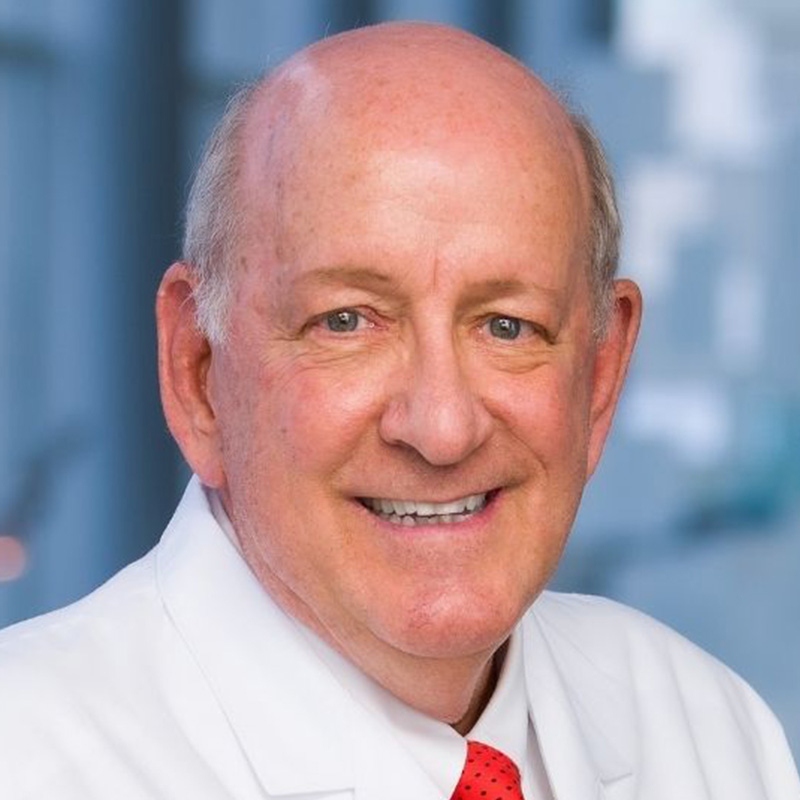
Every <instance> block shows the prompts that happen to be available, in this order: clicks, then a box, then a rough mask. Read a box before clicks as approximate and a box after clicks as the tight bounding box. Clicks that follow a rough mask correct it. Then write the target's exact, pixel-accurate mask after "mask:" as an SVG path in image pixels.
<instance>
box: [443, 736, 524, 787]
mask: <svg viewBox="0 0 800 800" xmlns="http://www.w3.org/2000/svg"><path fill="white" fill-rule="evenodd" d="M450 800H525V798H524V797H523V796H522V789H521V788H520V785H519V769H518V768H517V765H516V764H515V763H514V762H513V761H512V760H511V759H510V758H509V757H508V756H507V755H506V754H505V753H501V752H500V751H499V750H495V749H494V747H489V745H488V744H481V743H480V742H467V763H466V764H464V771H463V772H462V773H461V778H459V781H458V786H456V788H455V791H454V792H453V796H452V797H451V798H450Z"/></svg>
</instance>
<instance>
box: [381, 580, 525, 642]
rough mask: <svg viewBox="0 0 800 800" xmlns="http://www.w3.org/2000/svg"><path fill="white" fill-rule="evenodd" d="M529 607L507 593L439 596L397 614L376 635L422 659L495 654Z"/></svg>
mask: <svg viewBox="0 0 800 800" xmlns="http://www.w3.org/2000/svg"><path fill="white" fill-rule="evenodd" d="M525 610H526V606H525V605H523V604H522V603H514V602H512V599H511V598H510V597H509V596H508V595H507V594H506V595H505V596H504V597H502V598H499V599H497V600H496V601H492V600H489V599H488V598H485V597H482V598H477V597H470V598H463V597H460V598H458V599H457V600H456V599H454V598H449V597H439V598H437V601H436V602H432V603H431V602H429V603H419V602H418V603H416V604H415V605H413V606H412V607H410V608H408V609H407V610H406V611H405V613H395V614H393V615H392V617H391V618H390V619H388V620H386V621H385V624H383V625H380V626H376V628H377V629H376V628H374V629H373V632H374V633H376V634H377V635H378V636H379V638H381V639H383V640H384V641H386V642H388V643H389V644H391V645H392V646H394V647H395V648H397V649H398V650H401V651H403V652H405V653H408V654H409V655H414V656H418V657H421V658H463V657H468V656H473V655H476V654H478V653H486V652H493V651H495V650H496V649H497V648H498V647H500V646H501V645H502V644H503V642H505V640H506V639H507V638H508V636H509V635H510V633H511V631H512V630H513V629H514V626H515V625H516V624H517V622H518V621H519V619H520V617H521V616H522V615H523V614H524V613H525Z"/></svg>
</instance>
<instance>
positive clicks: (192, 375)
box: [156, 262, 224, 487]
mask: <svg viewBox="0 0 800 800" xmlns="http://www.w3.org/2000/svg"><path fill="white" fill-rule="evenodd" d="M196 285H197V279H196V277H195V275H194V272H193V270H192V269H191V267H189V266H188V265H187V264H185V263H183V262H176V263H175V264H173V265H172V266H171V267H170V268H169V269H168V270H167V271H166V273H165V274H164V277H163V279H162V280H161V285H160V286H159V288H158V294H157V297H156V321H157V324H158V376H159V383H160V386H161V403H162V405H163V407H164V415H165V417H166V418H167V425H168V426H169V429H170V432H171V433H172V435H173V437H174V438H175V441H176V442H177V443H178V446H179V447H180V449H181V452H182V453H183V456H184V458H185V459H186V461H187V462H188V463H189V466H190V467H191V468H192V469H193V470H194V472H196V473H197V475H198V476H199V477H200V480H201V481H202V482H203V483H204V484H205V485H206V486H212V487H219V486H221V485H222V483H223V482H224V472H223V468H222V458H221V448H220V437H219V429H218V425H217V420H216V417H215V414H214V409H213V407H212V405H211V402H210V398H209V393H208V372H209V368H210V366H211V359H212V355H213V354H212V349H211V345H210V344H209V341H208V339H206V337H205V336H204V335H203V334H202V333H201V332H200V331H199V330H198V328H197V324H196V321H195V319H196V317H195V311H196V306H195V301H194V289H195V286H196Z"/></svg>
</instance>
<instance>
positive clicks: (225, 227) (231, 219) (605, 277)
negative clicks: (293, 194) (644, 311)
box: [183, 83, 621, 345]
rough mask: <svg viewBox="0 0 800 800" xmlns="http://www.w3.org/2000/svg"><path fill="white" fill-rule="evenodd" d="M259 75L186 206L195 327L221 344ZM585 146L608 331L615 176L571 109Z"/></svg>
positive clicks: (238, 97)
mask: <svg viewBox="0 0 800 800" xmlns="http://www.w3.org/2000/svg"><path fill="white" fill-rule="evenodd" d="M258 87H259V84H258V83H254V84H250V85H246V86H244V87H242V88H240V89H239V90H238V91H237V92H236V93H235V94H234V95H233V97H232V98H231V100H230V102H229V103H228V105H227V107H226V109H225V113H224V114H223V115H222V118H221V119H220V121H219V123H218V124H217V126H216V128H215V129H214V132H213V134H212V136H211V138H210V139H209V141H208V144H207V145H206V148H205V151H204V153H203V156H202V159H201V161H200V165H199V167H198V169H197V173H196V175H195V179H194V182H193V183H192V187H191V190H190V192H189V200H188V203H187V207H186V226H185V234H184V240H183V260H184V261H185V262H187V263H188V264H189V265H191V267H192V268H193V269H194V270H195V274H196V276H197V285H196V288H195V291H194V299H195V306H196V315H197V327H198V329H199V330H200V331H201V332H202V333H203V334H204V335H205V336H206V337H207V338H208V340H209V341H210V342H211V343H212V344H215V345H223V344H224V343H225V340H226V334H227V329H228V314H229V310H230V306H231V298H232V294H233V282H234V280H233V279H234V273H235V269H236V267H235V262H236V253H237V247H238V244H239V234H240V225H241V208H240V205H239V203H238V197H237V191H236V190H237V185H238V174H239V167H240V161H241V159H240V148H241V141H240V140H241V135H242V128H243V126H244V122H245V119H246V116H247V111H248V110H249V108H250V105H251V102H252V99H253V97H254V95H255V93H256V91H257V89H258ZM568 113H569V118H570V120H571V122H572V126H573V128H574V130H575V134H576V136H577V137H578V141H579V142H580V146H581V149H582V151H583V157H584V161H585V163H586V169H587V172H588V177H589V186H590V193H591V198H590V202H591V217H590V229H589V232H588V237H587V260H588V262H589V263H588V269H589V284H590V288H591V292H592V298H593V306H594V307H593V332H594V335H595V337H596V339H601V338H602V337H603V335H604V334H605V332H606V329H607V326H608V320H609V317H610V312H611V306H612V301H613V292H612V288H613V282H614V276H615V275H616V273H617V267H618V263H619V245H620V238H621V223H620V216H619V210H618V207H617V200H616V194H615V191H614V180H613V177H612V175H611V170H610V168H609V165H608V161H607V160H606V156H605V152H604V150H603V146H602V144H601V143H600V140H599V139H598V137H597V135H596V134H595V132H594V130H593V129H592V126H591V124H590V123H589V120H588V119H587V118H586V117H585V116H583V115H582V114H578V113H574V112H568Z"/></svg>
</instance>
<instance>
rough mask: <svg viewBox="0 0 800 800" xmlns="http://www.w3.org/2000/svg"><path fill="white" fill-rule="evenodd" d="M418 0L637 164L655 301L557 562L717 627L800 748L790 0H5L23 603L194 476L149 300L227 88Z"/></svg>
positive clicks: (145, 544)
mask: <svg viewBox="0 0 800 800" xmlns="http://www.w3.org/2000/svg"><path fill="white" fill-rule="evenodd" d="M395 18H416V19H429V20H438V21H443V22H449V23H454V24H457V25H461V26H463V27H465V28H467V29H469V30H472V31H474V32H476V33H478V34H481V35H483V36H484V37H486V38H488V39H490V40H491V41H493V42H495V43H496V44H499V45H501V46H503V47H505V48H506V49H507V50H509V51H510V52H511V53H513V54H514V55H516V56H518V57H519V58H521V59H522V60H524V61H525V62H526V63H527V64H529V65H530V66H532V67H533V68H534V69H536V70H537V71H539V72H540V73H541V74H542V75H543V76H544V77H545V78H547V79H548V80H550V81H551V82H552V83H553V84H554V85H555V86H556V87H557V88H558V89H559V90H560V91H562V92H565V93H566V94H567V95H568V96H569V97H570V98H571V100H572V102H573V103H574V104H576V105H579V106H581V107H582V108H583V109H584V110H585V111H586V112H587V113H588V114H589V115H590V117H591V118H592V119H593V120H594V122H595V124H596V126H597V128H598V130H599V132H600V133H601V135H602V137H603V139H604V140H605V142H606V143H607V147H608V150H609V154H610V156H611V159H612V161H613V163H614V167H615V170H616V174H617V176H618V181H619V190H620V199H621V204H622V208H623V213H624V217H625V223H626V231H627V233H626V241H625V248H624V255H623V273H624V274H627V275H630V276H632V277H634V278H635V279H636V280H638V281H639V282H640V284H641V286H642V288H643V290H644V293H645V299H646V315H645V322H644V327H643V331H642V336H641V341H640V348H639V352H638V355H637V358H636V361H635V363H634V366H633V369H632V374H631V376H630V380H629V385H628V388H627V391H626V394H625V396H624V398H623V401H622V406H621V408H620V411H619V415H618V418H617V423H616V426H615V430H614V433H613V435H612V440H611V442H610V443H609V445H608V448H607V452H606V456H605V460H604V462H603V464H602V466H601V468H600V470H599V472H598V474H597V475H596V477H595V479H594V480H593V481H592V483H591V484H590V486H589V488H588V489H587V493H586V498H585V503H584V505H583V508H582V510H581V512H580V515H579V519H578V522H577V525H576V530H575V533H574V535H573V538H572V540H571V543H570V545H569V547H568V550H567V553H566V556H565V559H564V562H563V564H562V567H561V570H560V572H559V575H558V576H557V579H556V581H555V583H556V585H557V586H558V587H559V588H562V589H567V590H572V591H587V592H598V593H603V594H607V595H609V596H611V597H615V598H618V599H621V600H623V601H625V602H628V603H631V604H632V605H635V606H637V607H639V608H642V609H644V610H645V611H648V612H650V613H652V614H654V615H655V616H657V617H659V618H661V619H663V620H664V621H666V622H668V623H669V624H671V625H673V626H674V627H676V628H678V629H679V630H680V631H682V632H684V633H685V634H687V635H688V636H690V637H691V638H692V639H694V640H695V641H697V642H698V643H700V644H701V645H702V646H704V647H706V648H707V649H709V650H711V652H713V653H715V654H716V655H718V656H719V657H721V658H722V659H723V660H725V661H727V662H728V663H729V664H731V665H732V666H733V667H734V668H736V669H737V670H738V671H739V672H741V673H742V674H743V675H744V676H745V677H746V678H747V679H748V680H749V681H750V682H751V683H753V684H754V685H755V687H756V688H757V689H758V690H759V691H760V692H761V693H762V694H763V695H764V696H765V697H766V699H767V700H768V701H769V702H770V703H771V705H772V706H773V707H774V708H775V710H776V711H777V713H778V714H779V716H780V717H781V718H782V720H783V722H784V724H785V726H786V728H787V732H788V734H789V736H790V740H791V741H792V743H793V746H794V748H795V752H796V753H797V752H800V686H799V685H798V675H799V674H800V622H798V620H800V579H799V578H800V265H799V264H798V253H800V188H799V187H800V5H798V3H797V2H796V0H618V1H617V2H613V1H612V0H528V1H527V2H526V1H525V0H514V1H512V0H494V2H489V0H485V1H484V2H477V1H476V0H472V1H470V0H371V1H368V0H360V1H356V0H353V1H351V2H334V0H291V2H290V1H288V0H287V2H279V1H278V0H271V1H270V0H185V1H184V2H169V1H168V0H130V1H129V2H126V1H125V0H49V1H48V0H0V624H7V623H10V622H13V621H15V620H18V619H20V618H23V617H26V616H30V615H32V614H35V613H40V612H43V611H46V610H49V609H51V608H54V607H56V606H58V605H62V604H64V603H66V602H68V601H71V600H73V599H75V598H77V597H79V596H80V595H82V594H84V593H86V592H88V591H89V590H91V589H92V588H94V587H95V586H97V585H98V584H99V583H100V582H102V581H103V580H104V579H105V578H106V577H108V576H109V575H110V574H111V573H113V572H114V571H115V570H117V569H118V568H119V567H121V566H122V565H123V564H125V563H126V562H128V561H130V560H131V559H133V558H135V557H137V556H139V555H141V554H142V553H144V552H145V551H146V550H147V549H148V548H149V547H150V546H151V545H152V544H153V542H154V541H155V540H156V539H157V537H158V535H159V534H160V531H161V529H162V528H163V526H164V524H165V523H166V521H167V520H168V518H169V515H170V513H171V511H172V509H173V508H174V504H175V502H176V500H177V498H178V496H179V494H180V492H181V489H182V487H183V484H184V483H185V480H186V477H187V476H186V470H185V467H184V466H183V465H182V463H181V460H180V457H179V455H178V453H177V452H176V449H175V447H174V446H173V445H172V443H171V441H170V439H169V437H168V435H167V432H166V428H165V425H164V422H163V420H162V416H161V412H160V408H159V401H158V395H157V383H156V372H155V339H154V328H153V313H152V307H153V297H154V292H155V288H156V286H157V283H158V280H159V277H160V274H161V273H162V271H163V269H164V268H165V266H166V265H168V264H169V263H170V261H171V260H172V259H174V258H175V257H176V255H177V253H178V246H179V240H180V217H181V208H182V203H183V200H184V197H185V192H186V187H187V183H188V180H189V177H190V175H191V171H192V169H193V166H194V165H195V163H196V161H197V157H198V153H199V150H200V148H201V146H202V142H203V141H204V139H205V137H206V136H207V134H208V132H209V130H210V128H211V126H212V125H213V123H214V121H215V120H216V119H217V118H218V115H219V113H220V111H221V109H222V107H223V104H224V99H225V97H226V94H227V93H228V92H229V91H230V89H231V87H232V86H234V85H235V84H237V83H238V82H241V81H242V80H245V79H249V78H252V77H254V76H255V75H257V74H258V73H259V72H260V71H262V70H264V69H266V68H269V67H270V66H271V65H274V64H275V63H277V62H279V61H281V60H282V59H284V58H285V57H286V56H288V55H290V54H291V53H292V52H294V51H295V50H296V49H298V48H299V47H302V46H303V45H304V44H306V43H308V42H310V41H312V40H314V39H316V38H318V37H320V36H323V35H325V34H330V33H334V32H336V31H339V30H343V29H346V28H350V27H354V26H356V25H360V24H365V23H370V22H377V21H381V20H386V19H395Z"/></svg>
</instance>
